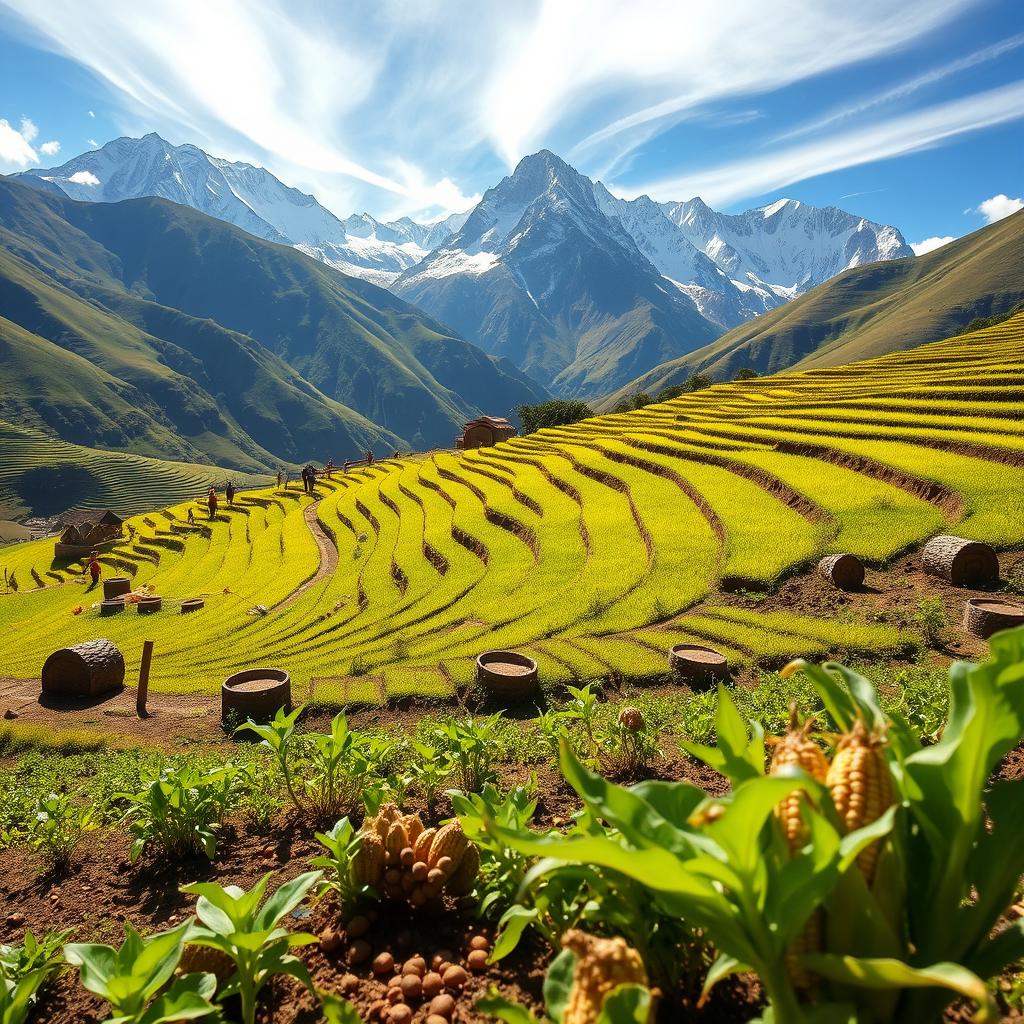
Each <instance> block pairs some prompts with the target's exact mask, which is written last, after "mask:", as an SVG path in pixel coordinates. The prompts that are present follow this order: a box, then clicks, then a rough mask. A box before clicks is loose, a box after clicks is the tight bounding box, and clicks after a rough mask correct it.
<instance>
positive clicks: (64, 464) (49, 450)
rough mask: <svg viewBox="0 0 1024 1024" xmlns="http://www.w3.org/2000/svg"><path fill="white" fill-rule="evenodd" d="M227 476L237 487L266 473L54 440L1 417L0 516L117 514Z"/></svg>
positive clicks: (188, 493) (176, 497)
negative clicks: (84, 511) (71, 510)
mask: <svg viewBox="0 0 1024 1024" xmlns="http://www.w3.org/2000/svg"><path fill="white" fill-rule="evenodd" d="M228 477H230V478H231V479H233V480H234V481H235V485H236V486H238V487H246V486H255V485H259V484H260V483H266V481H267V479H268V477H266V476H256V475H253V474H249V473H234V472H231V471H230V470H225V469H220V468H218V467H216V466H204V465H200V464H198V463H189V462H166V461H163V460H161V459H151V458H146V457H145V456H142V455H130V454H124V453H121V452H109V451H100V450H98V449H96V448H85V447H83V446H81V445H77V444H70V443H68V442H66V441H59V440H56V439H54V438H52V437H49V436H47V435H46V434H43V433H42V432H41V431H38V430H35V429H33V428H32V427H25V426H19V425H15V424H13V423H6V422H4V421H3V420H0V519H13V518H15V517H21V516H25V515H27V514H28V513H30V512H31V513H34V514H36V515H42V516H50V515H58V514H60V513H61V512H65V511H67V510H68V508H69V507H70V508H79V507H80V508H112V509H114V510H115V511H116V512H118V513H120V514H122V515H130V514H132V513H135V512H145V511H147V510H149V509H152V508H155V507H158V506H160V505H166V504H170V503H172V502H177V501H183V500H185V499H186V498H191V497H194V496H195V495H198V494H201V493H203V492H204V491H206V490H207V489H209V487H210V486H211V485H217V486H223V484H224V481H225V480H226V479H227V478H228Z"/></svg>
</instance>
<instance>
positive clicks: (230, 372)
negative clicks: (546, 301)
mask: <svg viewBox="0 0 1024 1024" xmlns="http://www.w3.org/2000/svg"><path fill="white" fill-rule="evenodd" d="M0 243H2V251H3V261H2V264H0V297H2V298H3V305H2V308H3V311H4V315H5V316H6V317H7V318H8V320H10V321H13V322H15V323H16V324H17V325H18V326H19V327H21V328H22V329H23V330H24V331H27V332H28V333H29V334H31V335H35V336H36V337H38V338H42V339H44V340H46V341H50V342H54V343H56V344H58V345H60V346H61V347H62V348H65V349H68V350H70V351H73V352H75V353H76V354H79V355H81V356H83V357H84V358H86V359H88V360H90V361H91V362H93V363H94V364H95V365H97V366H99V367H101V368H102V369H104V370H106V371H107V372H108V373H109V374H111V375H112V376H114V377H116V378H117V379H118V381H119V382H121V385H122V390H124V391H127V390H129V389H132V390H133V395H132V401H133V404H139V405H145V404H147V402H148V405H149V408H147V409H145V410H143V411H144V415H145V418H146V422H145V428H146V429H139V428H140V427H142V426H143V423H142V422H141V420H140V422H139V423H137V424H136V425H135V426H134V427H133V429H132V430H131V431H130V432H129V431H125V432H124V435H125V436H124V437H123V438H122V443H121V444H119V445H118V446H119V447H131V448H134V450H139V451H159V452H161V453H162V454H168V453H169V454H173V455H175V456H177V457H187V458H193V457H196V455H197V454H198V453H197V452H196V449H199V450H200V451H202V452H203V453H204V454H206V455H207V456H208V457H209V458H211V459H213V460H218V461H222V462H228V463H231V464H234V465H237V466H249V465H251V464H252V463H253V462H254V461H255V462H257V463H259V464H260V465H263V466H267V465H272V464H274V462H276V461H278V460H287V461H304V460H305V459H307V458H310V457H311V456H312V457H316V458H319V459H326V458H328V457H332V456H333V457H335V458H337V459H343V458H345V457H348V456H352V455H354V454H355V453H356V452H358V451H361V450H363V449H365V448H366V447H371V446H372V447H374V448H375V450H377V452H378V453H381V452H384V451H387V450H393V449H394V448H395V447H399V446H400V444H401V442H400V438H404V439H405V441H406V442H408V443H413V444H419V445H423V444H426V443H438V442H442V441H443V442H449V441H450V438H451V436H452V435H453V434H454V433H455V432H456V429H457V428H458V426H460V425H461V423H462V422H463V421H464V419H465V418H467V417H468V416H470V415H472V414H475V413H476V411H477V409H476V406H475V405H472V404H471V403H470V402H469V401H467V400H466V399H465V398H463V397H462V395H461V394H460V393H459V391H458V390H457V389H464V390H465V393H466V394H470V395H473V396H478V395H485V396H487V398H488V399H489V400H490V399H493V400H494V402H495V403H496V407H495V408H493V409H491V411H494V412H497V411H499V408H498V407H499V406H500V411H506V410H507V409H510V408H511V406H512V405H514V404H515V403H516V402H519V401H524V400H529V399H531V398H533V397H534V396H535V395H536V394H537V393H538V389H537V388H536V387H535V386H533V385H529V384H526V383H524V382H523V381H522V379H521V377H520V376H519V375H517V374H512V373H508V372H506V370H504V369H502V368H499V367H498V366H497V365H496V364H495V362H494V361H493V360H491V359H489V358H488V357H487V356H485V355H484V354H483V353H482V352H480V351H479V350H478V349H475V348H474V347H473V346H471V345H469V344H468V343H466V342H464V341H462V340H461V339H459V338H456V337H453V336H451V335H450V334H449V333H448V332H447V331H446V330H445V329H444V328H443V327H441V326H440V325H438V324H436V323H435V322H434V321H431V320H429V319H428V318H427V317H425V316H424V315H423V314H421V313H419V312H418V311H416V310H414V309H412V307H410V306H408V305H407V304H405V303H403V302H401V301H400V300H398V299H396V298H395V297H394V296H392V295H390V293H388V292H385V291H383V290H381V289H375V288H373V287H372V286H370V285H365V286H364V283H363V282H358V281H354V280H350V279H348V278H346V277H344V276H343V275H341V274H338V273H337V272H335V271H333V270H331V269H330V268H328V267H325V266H324V265H322V264H320V263H318V262H316V261H315V260H312V259H310V258H308V257H306V256H304V255H303V254H301V253H299V252H297V251H296V250H294V249H291V248H290V247H287V246H278V245H273V244H272V243H268V242H263V241H262V240H260V239H257V238H253V237H251V236H249V235H247V234H245V232H243V231H240V230H238V229H236V228H233V227H231V226H230V225H227V224H223V223H221V222H219V221H216V220H213V219H211V218H208V217H204V216H203V215H202V214H199V213H197V212H196V211H194V210H191V209H188V208H185V207H178V206H174V205H173V204H171V203H166V202H164V201H163V200H155V199H154V200H137V201H134V202H131V203H125V204H87V203H86V204H79V203H74V202H71V201H70V200H61V199H59V198H56V197H52V196H47V195H44V194H43V193H41V192H39V191H38V190H35V189H32V188H29V187H27V186H24V185H21V184H19V183H16V182H12V181H10V180H9V179H2V180H0ZM2 337H3V335H0V338H2ZM24 340H25V339H24V338H22V339H21V341H22V343H24ZM44 365H45V364H44ZM54 404H55V403H49V402H48V401H47V400H46V393H45V389H44V391H43V392H42V393H40V394H37V395H36V396H35V406H36V408H35V417H34V418H33V419H32V420H31V422H35V423H37V424H38V425H41V426H42V425H48V424H47V417H50V418H54V419H57V420H60V418H61V411H60V410H59V409H55V408H54V407H53V406H54ZM79 404H80V405H83V406H84V405H86V404H87V403H85V402H84V401H81V402H79ZM354 406H358V407H359V410H358V411H356V410H355V409H354ZM157 410H163V412H164V413H165V415H164V416H163V422H162V424H161V417H160V415H159V414H158V413H157ZM78 415H79V417H80V418H81V419H82V421H83V422H85V421H86V420H88V421H90V426H91V429H92V430H94V431H96V432H97V435H96V436H92V437H90V436H85V435H84V434H79V435H76V436H74V437H72V438H71V439H73V440H76V441H79V442H83V443H98V442H99V440H100V438H99V433H101V432H103V431H104V430H107V431H109V428H110V424H109V422H107V423H104V422H103V421H102V419H101V418H99V417H96V416H92V417H90V416H89V411H88V409H87V408H85V409H81V410H79V411H78ZM154 421H155V423H156V424H161V425H162V426H163V427H164V428H165V429H169V430H171V431H173V433H175V434H176V435H178V437H179V438H180V440H179V444H178V446H177V448H175V447H169V446H166V445H164V441H163V438H161V437H160V436H159V435H160V433H161V431H160V429H159V427H158V426H156V425H154ZM371 421H372V422H371ZM378 424H382V425H378ZM129 435H130V436H129ZM140 435H141V436H140ZM65 436H67V435H65ZM199 436H202V438H203V440H202V443H201V444H197V440H196V439H197V437H199ZM130 437H131V438H140V440H139V441H138V442H136V443H133V442H132V441H131V440H130ZM214 437H221V438H224V439H226V444H223V445H221V446H220V447H217V448H215V449H213V450H210V449H209V448H208V447H206V446H208V445H210V444H211V443H212V442H211V440H210V439H211V438H214ZM147 445H148V447H147ZM190 446H191V447H190ZM268 452H269V453H270V456H269V457H268V454H267V453H268Z"/></svg>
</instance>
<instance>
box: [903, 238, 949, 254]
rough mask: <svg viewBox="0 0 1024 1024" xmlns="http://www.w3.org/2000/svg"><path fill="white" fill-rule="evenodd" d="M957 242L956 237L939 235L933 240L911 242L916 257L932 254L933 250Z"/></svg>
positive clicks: (925, 239)
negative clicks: (927, 253)
mask: <svg viewBox="0 0 1024 1024" xmlns="http://www.w3.org/2000/svg"><path fill="white" fill-rule="evenodd" d="M954 241H956V236H955V235H943V236H942V237H939V236H938V235H936V236H934V237H932V238H924V239H922V240H921V241H920V242H911V243H910V248H911V249H913V250H914V255H915V256H923V255H924V254H925V253H926V252H931V251H932V250H933V249H939V248H941V247H942V246H944V245H946V244H948V243H949V242H954Z"/></svg>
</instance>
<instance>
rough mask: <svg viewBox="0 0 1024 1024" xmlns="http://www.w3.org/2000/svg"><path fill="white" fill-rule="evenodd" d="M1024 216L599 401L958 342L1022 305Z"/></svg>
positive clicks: (728, 338)
mask: <svg viewBox="0 0 1024 1024" xmlns="http://www.w3.org/2000/svg"><path fill="white" fill-rule="evenodd" d="M1022 268H1024V213H1017V214H1014V215H1013V216H1012V217H1007V218H1006V219H1005V220H1002V221H1000V222H999V223H997V224H992V225H990V226H988V227H985V228H982V229H981V230H980V231H975V232H974V233H973V234H970V235H967V236H966V237H964V238H961V239H958V240H957V241H956V242H951V243H950V244H949V245H945V246H943V247H942V248H941V249H936V250H935V251H934V252H930V253H927V254H926V255H924V256H917V257H914V258H913V259H905V260H893V261H891V262H887V263H873V264H871V265H870V266H866V267H858V268H856V269H854V270H848V271H846V272H845V273H843V274H840V275H839V276H838V277H836V278H833V279H832V280H831V281H828V282H826V283H825V284H823V285H820V286H819V287H817V288H815V289H814V290H813V291H810V292H808V293H807V294H806V295H803V296H801V297H800V298H799V299H796V300H794V301H793V302H790V303H787V304H786V305H785V306H781V307H780V308H779V309H776V310H773V311H772V312H770V313H766V314H765V315H764V316H760V317H758V318H757V319H756V320H752V321H750V322H749V323H746V324H742V325H741V326H739V327H736V328H734V329H733V330H731V331H729V332H728V333H727V334H724V335H723V336H722V337H721V338H719V339H718V340H717V341H715V342H712V343H711V344H710V345H707V346H706V347H704V348H702V349H698V350H697V351H696V352H693V353H691V354H690V355H687V356H684V357H682V358H681V359H676V360H673V361H671V362H668V363H663V364H662V365H661V366H658V367H655V368H654V369H653V370H651V371H650V372H649V373H646V374H644V375H642V376H641V377H638V378H637V379H636V380H635V381H633V382H632V383H631V384H629V385H627V386H626V387H625V388H622V389H620V390H619V391H618V392H616V393H615V394H614V395H612V396H610V397H609V398H607V399H606V400H605V401H604V402H602V403H601V408H606V409H607V408H611V407H612V406H614V404H615V403H616V402H617V401H618V400H619V399H620V398H622V397H624V396H626V395H629V394H633V393H634V392H636V391H645V392H647V393H648V394H656V393H657V392H658V391H659V390H660V389H661V388H663V387H668V386H670V385H673V384H681V383H683V382H684V381H685V380H686V378H687V377H688V376H689V375H690V374H691V373H696V372H700V373H709V374H711V375H712V376H714V377H716V378H718V379H726V380H728V379H731V378H732V376H733V375H734V374H735V373H736V371H737V370H739V369H740V368H742V367H745V366H748V367H750V368H752V369H754V370H757V371H758V372H759V373H777V372H779V371H781V370H785V369H787V368H789V367H793V366H796V367H798V368H800V369H806V368H811V367H815V366H839V365H842V364H845V363H849V362H852V361H854V360H857V359H868V358H872V357H874V356H879V355H884V354H885V353H887V352H893V351H899V350H902V349H908V348H913V347H915V346H917V345H921V344H923V343H925V342H929V341H934V340H935V339H937V338H945V337H949V336H950V335H953V334H956V333H957V332H958V331H959V330H962V329H963V327H964V326H965V325H966V324H968V323H970V321H971V320H973V319H974V318H975V317H977V316H987V315H990V314H993V313H1004V312H1007V311H1008V310H1010V309H1012V308H1013V306H1014V305H1015V304H1016V303H1017V302H1019V301H1020V300H1021V299H1024V270H1022Z"/></svg>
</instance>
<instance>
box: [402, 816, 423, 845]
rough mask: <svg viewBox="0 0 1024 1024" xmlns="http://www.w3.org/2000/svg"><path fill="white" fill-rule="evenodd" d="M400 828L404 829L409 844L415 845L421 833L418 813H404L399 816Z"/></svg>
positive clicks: (421, 828) (421, 824)
mask: <svg viewBox="0 0 1024 1024" xmlns="http://www.w3.org/2000/svg"><path fill="white" fill-rule="evenodd" d="M401 824H402V828H404V829H405V834H406V836H407V837H408V839H409V845H410V846H412V847H414V848H415V846H416V840H417V839H419V837H420V835H422V833H423V822H422V821H421V820H420V816H419V815H418V814H406V815H403V816H402V818H401Z"/></svg>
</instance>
